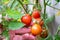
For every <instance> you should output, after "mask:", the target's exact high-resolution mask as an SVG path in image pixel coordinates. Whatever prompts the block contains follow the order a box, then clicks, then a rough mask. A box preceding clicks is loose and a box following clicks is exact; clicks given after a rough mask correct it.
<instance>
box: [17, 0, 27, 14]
mask: <svg viewBox="0 0 60 40" xmlns="http://www.w3.org/2000/svg"><path fill="white" fill-rule="evenodd" d="M17 1H18V2H19V3H20V4H21V6H22V8H23V9H24V11H25V13H27V11H26V9H25V7H24V5H23V3H22V2H21V0H17Z"/></svg>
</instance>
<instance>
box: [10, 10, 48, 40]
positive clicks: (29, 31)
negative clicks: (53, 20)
mask: <svg viewBox="0 0 60 40" xmlns="http://www.w3.org/2000/svg"><path fill="white" fill-rule="evenodd" d="M20 21H21V22H22V23H24V24H25V26H24V27H23V28H20V29H18V30H14V31H12V30H10V31H9V33H10V36H11V37H10V38H11V40H18V39H21V40H22V39H23V40H35V36H37V35H40V37H43V38H45V37H47V35H48V33H47V31H44V30H45V29H43V27H42V26H43V24H44V21H43V20H42V19H41V15H40V11H38V10H34V11H33V12H32V15H30V14H25V15H24V16H22V18H21V20H20ZM34 21H35V22H34ZM42 33H43V34H42ZM12 34H13V35H12ZM14 35H15V36H14ZM19 35H20V36H19ZM13 37H14V38H13Z"/></svg>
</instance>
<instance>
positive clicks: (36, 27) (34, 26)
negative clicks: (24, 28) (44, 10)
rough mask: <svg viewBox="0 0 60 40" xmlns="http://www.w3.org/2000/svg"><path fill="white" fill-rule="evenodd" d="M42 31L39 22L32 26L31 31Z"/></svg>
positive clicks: (36, 33)
mask: <svg viewBox="0 0 60 40" xmlns="http://www.w3.org/2000/svg"><path fill="white" fill-rule="evenodd" d="M41 32H42V28H41V26H40V25H39V24H34V25H33V26H32V28H31V33H32V34H33V35H39V34H40V33H41Z"/></svg>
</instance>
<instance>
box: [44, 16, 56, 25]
mask: <svg viewBox="0 0 60 40" xmlns="http://www.w3.org/2000/svg"><path fill="white" fill-rule="evenodd" d="M54 19H55V16H52V17H50V18H47V19H46V20H45V24H47V23H49V22H52V21H53V20H54Z"/></svg>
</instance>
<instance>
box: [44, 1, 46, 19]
mask: <svg viewBox="0 0 60 40" xmlns="http://www.w3.org/2000/svg"><path fill="white" fill-rule="evenodd" d="M45 14H46V3H45V0H44V19H45Z"/></svg>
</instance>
